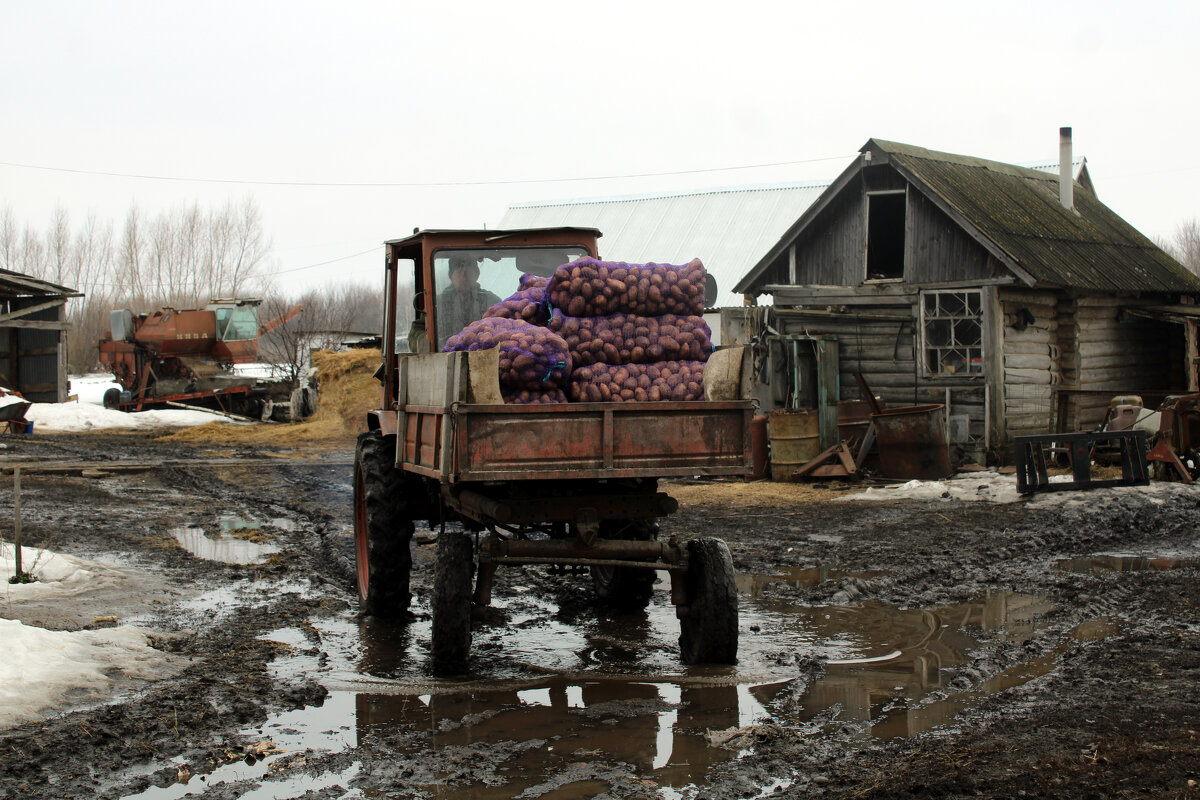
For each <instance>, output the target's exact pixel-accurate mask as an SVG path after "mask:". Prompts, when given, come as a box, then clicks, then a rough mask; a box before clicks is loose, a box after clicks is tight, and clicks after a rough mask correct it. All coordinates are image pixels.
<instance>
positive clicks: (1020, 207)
mask: <svg viewBox="0 0 1200 800" xmlns="http://www.w3.org/2000/svg"><path fill="white" fill-rule="evenodd" d="M872 146H875V147H878V148H879V149H880V150H882V151H883V152H885V153H887V154H888V155H889V157H890V159H891V163H892V164H893V165H894V166H895V167H896V168H897V169H898V170H899V171H900V172H901V173H902V174H904V175H905V176H906V177H908V178H909V179H910V180H912V181H913V182H914V183H916V184H917V186H918V188H920V189H922V190H923V191H925V192H926V193H927V194H929V195H930V196H931V199H935V202H936V200H937V199H940V200H941V202H943V203H944V204H946V206H948V207H949V209H950V210H951V211H953V212H955V213H957V215H959V216H961V218H962V219H963V220H965V221H966V222H968V223H969V224H970V225H973V226H974V227H975V228H976V229H977V230H978V231H979V232H980V233H981V234H982V235H983V236H985V237H986V238H987V239H989V240H990V241H991V242H992V243H993V244H994V245H996V246H997V247H998V248H1000V249H1001V250H1002V251H1003V252H1005V253H1007V254H1008V255H1009V256H1010V257H1011V259H1012V261H1013V262H1015V265H1016V266H1017V267H1019V268H1020V269H1021V270H1024V271H1025V272H1027V273H1028V274H1029V275H1030V276H1032V277H1033V279H1034V280H1035V282H1036V285H1038V286H1055V287H1064V288H1077V289H1088V290H1094V291H1134V292H1154V291H1167V292H1171V291H1191V292H1194V291H1200V278H1197V277H1196V276H1195V275H1193V274H1192V273H1191V272H1189V271H1188V270H1187V268H1186V267H1184V266H1183V265H1182V264H1180V263H1179V262H1178V261H1176V260H1175V259H1173V258H1171V256H1169V255H1167V254H1166V253H1165V252H1163V250H1162V249H1161V248H1159V247H1158V246H1157V245H1155V244H1154V242H1152V241H1150V240H1149V239H1148V238H1146V237H1145V236H1144V235H1142V234H1141V233H1140V232H1139V231H1138V230H1137V229H1136V228H1134V227H1133V226H1132V225H1130V224H1129V223H1128V222H1126V221H1125V220H1124V219H1122V218H1121V217H1120V216H1118V215H1117V214H1116V213H1115V212H1114V211H1113V210H1112V209H1110V208H1109V207H1108V206H1106V205H1104V204H1103V203H1101V202H1100V201H1099V200H1098V199H1096V196H1095V194H1093V193H1092V192H1090V191H1088V190H1087V189H1086V188H1084V187H1082V186H1079V185H1078V184H1077V185H1076V186H1075V192H1074V203H1075V208H1074V209H1073V210H1069V209H1065V208H1063V207H1062V206H1061V205H1060V204H1059V201H1058V180H1057V178H1056V177H1055V176H1054V175H1051V174H1047V173H1045V172H1041V171H1039V170H1037V169H1030V168H1027V167H1018V166H1015V165H1013V164H1003V163H1000V162H996V161H987V160H984V159H980V158H971V157H969V156H959V155H953V154H950V153H939V152H935V151H932V150H926V149H924V148H920V147H913V146H911V145H904V144H897V143H895V142H886V141H881V140H878V139H872V140H871V141H870V142H868V143H867V145H866V146H864V148H863V150H867V149H870V148H871V147H872Z"/></svg>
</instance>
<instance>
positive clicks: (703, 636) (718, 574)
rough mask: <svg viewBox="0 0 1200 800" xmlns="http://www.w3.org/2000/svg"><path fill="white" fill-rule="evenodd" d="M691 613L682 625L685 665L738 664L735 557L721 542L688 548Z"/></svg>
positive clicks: (694, 542) (696, 541) (703, 541)
mask: <svg viewBox="0 0 1200 800" xmlns="http://www.w3.org/2000/svg"><path fill="white" fill-rule="evenodd" d="M687 547H688V568H687V572H686V573H685V574H684V585H685V586H686V588H687V603H688V605H687V613H686V615H685V616H684V617H683V618H682V619H681V620H680V621H679V655H680V658H681V659H682V660H683V663H685V664H736V663H737V643H738V611H737V585H736V584H735V582H734V573H733V557H732V556H730V554H729V548H728V547H727V546H726V545H725V543H724V542H722V541H721V540H720V539H712V538H703V539H693V540H691V541H690V542H688V544H687Z"/></svg>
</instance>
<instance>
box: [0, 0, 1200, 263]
mask: <svg viewBox="0 0 1200 800" xmlns="http://www.w3.org/2000/svg"><path fill="white" fill-rule="evenodd" d="M334 7H335V6H334V4H327V3H310V2H295V1H292V2H278V3H255V2H246V1H245V0H242V1H241V2H232V3H226V2H203V3H201V2H190V3H174V2H164V1H163V0H153V1H152V2H122V1H112V2H103V3H83V2H77V3H58V2H30V1H29V0H26V1H24V2H11V1H8V0H4V1H3V6H2V8H3V17H2V19H3V24H2V26H0V75H3V78H2V79H0V81H2V83H0V86H2V90H3V91H2V100H0V115H2V124H0V161H3V162H6V164H7V165H0V208H4V207H8V208H10V209H11V210H12V211H13V213H14V215H15V216H16V217H17V219H18V220H20V221H22V222H28V223H32V224H33V225H35V226H36V227H38V228H39V229H42V228H44V227H45V225H46V223H47V222H48V221H49V218H50V215H51V212H52V210H53V208H54V207H55V206H56V205H59V204H61V205H62V206H64V207H65V208H66V209H67V210H68V211H69V213H70V215H71V219H72V222H73V223H74V224H78V223H79V222H80V221H82V219H83V218H84V217H85V216H86V215H87V214H88V212H89V211H94V212H96V213H97V214H98V215H99V216H100V217H101V218H102V219H109V220H111V221H112V222H113V224H114V229H115V232H116V233H119V230H120V226H121V222H122V220H123V219H124V216H125V214H126V211H127V210H128V208H129V206H130V204H131V203H136V204H137V205H138V206H139V208H140V209H141V210H143V211H144V212H147V213H150V214H157V213H159V212H160V211H162V210H164V209H170V208H172V207H176V206H179V205H182V204H185V203H192V202H199V203H200V204H201V206H202V207H205V208H208V207H214V206H218V205H222V204H223V203H224V202H225V201H226V200H228V199H230V198H233V199H240V198H242V197H244V196H245V195H246V194H251V195H253V196H254V197H255V198H256V199H257V201H258V202H259V204H260V206H261V208H262V210H263V212H264V217H265V222H266V227H267V230H268V233H269V234H270V236H271V237H272V238H273V240H274V244H275V247H274V264H273V269H275V270H291V271H290V272H288V273H287V277H288V278H289V279H292V280H295V281H297V282H299V283H301V284H305V285H308V284H312V283H324V282H326V281H329V280H334V279H351V280H357V281H363V282H373V281H376V280H378V279H379V275H380V274H381V263H382V248H381V247H379V244H380V242H382V241H383V240H385V239H389V238H396V237H399V236H403V235H407V234H408V233H410V232H411V231H412V229H413V228H414V227H416V226H420V227H422V228H435V227H478V226H483V225H487V226H489V227H491V226H495V225H496V224H497V223H498V222H499V220H500V218H501V216H502V215H503V213H504V209H505V208H506V207H507V205H509V204H510V203H516V202H525V201H536V200H553V199H564V198H578V197H603V196H611V195H621V194H633V193H642V192H657V191H674V190H683V189H696V188H709V187H715V186H733V185H745V184H762V183H777V182H789V181H809V180H828V179H831V178H833V177H835V176H836V175H837V174H838V173H839V172H841V171H842V169H844V168H845V167H846V166H847V165H848V164H849V163H850V161H851V159H852V158H853V157H854V155H855V154H856V153H857V151H858V148H859V147H861V146H862V145H863V143H865V142H866V140H867V139H868V138H871V137H877V138H881V139H890V140H893V141H899V142H904V143H908V144H914V145H919V146H922V147H928V148H932V149H935V150H945V151H949V152H954V153H963V154H967V155H972V156H979V157H983V158H990V159H995V160H999V161H1007V162H1029V161H1035V160H1047V161H1053V160H1057V158H1058V129H1059V127H1060V126H1064V125H1069V126H1072V127H1073V128H1074V139H1075V154H1076V157H1078V156H1081V155H1082V156H1086V157H1087V159H1088V165H1089V168H1090V170H1091V172H1092V175H1093V178H1094V180H1095V182H1096V187H1097V191H1098V194H1099V196H1100V198H1101V199H1102V200H1103V201H1104V202H1106V203H1107V204H1108V205H1109V206H1111V207H1112V208H1113V209H1114V210H1115V211H1117V212H1118V213H1119V214H1121V215H1123V216H1124V217H1125V218H1126V219H1128V220H1129V221H1130V222H1131V223H1132V224H1133V225H1135V226H1136V227H1137V228H1139V229H1140V230H1141V231H1142V232H1143V233H1145V234H1147V235H1149V236H1155V235H1162V236H1169V235H1170V234H1171V233H1172V232H1173V231H1174V229H1175V227H1176V226H1177V225H1178V224H1179V223H1180V222H1181V221H1183V220H1185V219H1190V218H1192V217H1196V216H1200V194H1198V193H1197V191H1196V189H1195V184H1196V181H1197V178H1200V173H1198V171H1197V170H1198V165H1197V163H1196V159H1195V157H1194V156H1189V155H1187V154H1188V153H1189V152H1190V151H1191V149H1190V143H1191V141H1192V139H1193V136H1192V134H1193V133H1194V132H1195V131H1196V130H1197V129H1200V110H1198V109H1200V104H1197V103H1196V98H1195V96H1196V91H1197V90H1196V87H1195V80H1196V74H1197V71H1198V70H1197V68H1198V67H1200V63H1198V62H1200V58H1198V57H1197V55H1196V49H1195V47H1196V45H1195V38H1196V34H1197V31H1198V30H1200V24H1198V23H1200V10H1198V9H1200V4H1197V3H1195V2H1194V1H1193V2H1182V1H1181V2H1157V1H1156V0H1149V1H1148V2H1140V3H1128V2H1107V1H1104V0H1101V1H1100V2H1096V1H1095V0H1093V2H1086V3H1084V2H1045V1H1044V0H1043V2H1037V3H1032V2H1029V3H1027V2H1008V3H994V4H981V3H964V2H961V0H960V1H958V2H937V3H921V2H913V3H906V4H898V3H894V2H888V3H875V2H859V3H846V4H842V3H819V4H818V3H805V2H793V3H771V4H768V3H759V2H754V1H753V0H750V1H749V2H741V3H724V4H719V5H717V6H712V8H716V9H719V10H712V11H704V10H702V9H704V8H708V7H709V6H705V5H703V4H697V3H694V2H693V3H656V2H653V1H652V0H640V1H638V2H606V3H594V4H582V3H564V2H561V1H560V2H507V3H505V2H489V3H486V4H483V3H480V4H476V3H463V2H460V3H450V4H444V5H443V4H436V3H431V2H422V3H406V2H392V3H382V2H379V3H355V2H342V3H339V4H337V5H336V9H337V10H336V11H333V10H330V9H333V8H334ZM791 162H801V163H791ZM11 164H20V165H37V166H41V167H54V168H59V169H63V170H80V171H84V172H107V173H122V174H129V175H147V176H161V177H169V178H176V179H181V178H203V179H208V180H210V181H213V182H207V183H206V182H195V181H188V180H141V179H134V178H126V177H109V176H101V175H94V174H81V173H78V172H60V171H49V170H43V169H28V168H24V167H14V166H10V165H11ZM761 164H777V165H778V166H771V167H766V166H764V167H758V168H753V169H726V168H730V167H744V166H748V165H761ZM644 173H678V174H670V175H659V176H657V177H621V176H636V175H642V174H644ZM613 176H616V177H613ZM603 178H610V179H603ZM565 179H577V180H565ZM220 181H251V182H295V183H308V184H322V183H324V184H329V183H341V184H366V183H375V184H380V183H384V184H442V185H424V186H421V185H409V186H399V185H393V186H377V187H345V186H343V187H336V186H313V185H307V186H278V185H275V186H272V185H253V184H250V185H242V184H238V183H222V182H220ZM539 181H540V182H539ZM454 184H459V185H454ZM470 184H477V185H470ZM363 251H368V252H367V253H366V254H364V255H359V256H356V257H353V258H348V259H343V258H342V257H344V256H348V255H351V254H355V253H361V252H363ZM601 253H602V254H603V240H601ZM331 259H341V260H338V261H336V262H335V263H332V264H328V265H325V266H320V267H314V268H311V269H299V268H302V267H306V266H308V265H311V264H316V263H318V262H323V261H327V260H331Z"/></svg>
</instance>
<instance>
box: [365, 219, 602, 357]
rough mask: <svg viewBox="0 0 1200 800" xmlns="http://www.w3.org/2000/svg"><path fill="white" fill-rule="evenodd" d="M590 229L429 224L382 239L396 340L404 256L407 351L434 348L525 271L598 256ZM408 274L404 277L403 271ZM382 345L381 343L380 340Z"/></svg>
mask: <svg viewBox="0 0 1200 800" xmlns="http://www.w3.org/2000/svg"><path fill="white" fill-rule="evenodd" d="M599 237H600V231H598V230H596V229H595V228H531V229H522V230H507V231H503V230H430V231H416V232H414V233H413V235H412V236H409V237H406V238H404V239H397V240H394V241H390V242H388V243H387V269H388V281H389V283H388V294H387V296H388V302H389V308H388V316H387V320H388V325H389V327H391V328H392V329H391V330H389V331H386V332H385V340H386V341H388V342H395V339H396V334H397V333H399V331H398V330H397V329H396V327H397V326H398V325H400V324H403V320H397V317H398V316H403V312H401V313H400V314H397V313H395V312H396V309H393V308H392V307H391V303H392V302H393V301H394V300H395V298H396V289H397V287H398V285H399V284H401V283H406V282H407V281H406V280H404V279H403V278H402V277H401V276H400V274H399V271H400V270H405V272H406V273H407V269H406V268H405V267H404V266H403V265H402V263H401V262H405V261H407V262H410V263H411V267H409V268H411V270H412V276H413V283H412V285H413V308H414V312H415V318H414V319H413V320H412V327H411V328H410V329H409V346H410V348H411V349H412V350H413V352H436V351H438V350H440V349H441V348H442V347H443V346H444V345H445V344H446V341H447V340H448V339H449V338H450V337H451V336H453V335H454V334H456V333H458V332H459V331H461V330H462V329H463V328H464V327H466V326H467V325H468V324H470V323H471V322H474V321H475V320H477V319H481V318H482V317H483V314H484V312H485V311H487V309H488V308H490V307H491V306H493V305H495V304H496V303H498V302H500V301H501V300H503V299H505V298H506V297H508V296H510V295H512V294H513V293H514V292H516V291H517V290H518V289H520V288H521V285H520V282H521V277H522V276H523V275H534V276H538V277H549V276H551V275H553V274H554V270H555V269H557V268H558V267H559V266H561V265H563V264H566V263H568V262H570V261H574V260H575V259H577V258H581V257H583V256H593V257H595V256H597V251H596V240H597V239H598V238H599ZM405 277H407V275H405ZM385 346H386V344H385Z"/></svg>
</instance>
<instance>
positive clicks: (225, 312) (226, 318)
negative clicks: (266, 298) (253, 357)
mask: <svg viewBox="0 0 1200 800" xmlns="http://www.w3.org/2000/svg"><path fill="white" fill-rule="evenodd" d="M216 313H217V338H218V339H220V340H221V341H222V342H243V341H246V340H249V339H257V338H258V310H257V309H256V308H254V307H253V306H238V307H236V308H218V309H216Z"/></svg>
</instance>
